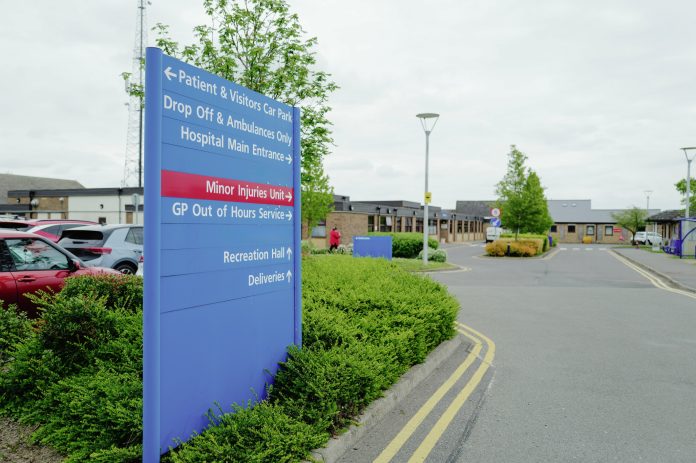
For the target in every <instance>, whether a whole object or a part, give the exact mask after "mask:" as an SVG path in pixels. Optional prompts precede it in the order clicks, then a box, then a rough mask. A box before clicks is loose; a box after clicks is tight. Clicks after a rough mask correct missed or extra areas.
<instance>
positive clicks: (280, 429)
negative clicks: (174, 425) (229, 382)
mask: <svg viewBox="0 0 696 463" xmlns="http://www.w3.org/2000/svg"><path fill="white" fill-rule="evenodd" d="M233 408H234V411H233V413H225V414H224V415H222V416H214V415H212V414H209V417H210V420H211V426H210V427H209V428H208V429H206V430H205V431H204V432H203V433H202V434H200V435H197V436H195V437H194V438H193V439H191V440H190V441H188V442H187V443H186V444H183V445H182V446H181V447H179V448H178V449H177V450H176V451H174V452H170V453H169V455H168V456H166V457H165V459H164V461H170V462H172V463H193V462H195V463H199V462H206V461H210V462H223V461H229V462H237V461H238V462H280V463H284V462H295V461H301V460H302V459H304V457H305V456H306V455H307V454H308V453H309V452H310V450H312V449H315V448H317V447H320V446H322V445H324V444H325V443H326V440H327V439H328V435H327V434H325V433H317V432H316V431H315V430H314V429H313V428H312V426H310V425H308V424H306V423H304V422H302V421H300V420H297V419H295V418H293V417H292V416H290V414H288V413H287V412H286V411H285V409H284V407H283V406H282V405H280V404H277V403H269V402H261V403H258V404H256V405H254V406H253V407H252V406H251V404H249V406H248V407H247V408H243V407H241V406H234V407H233Z"/></svg>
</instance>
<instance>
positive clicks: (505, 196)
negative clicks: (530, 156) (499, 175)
mask: <svg viewBox="0 0 696 463" xmlns="http://www.w3.org/2000/svg"><path fill="white" fill-rule="evenodd" d="M526 160H527V156H526V155H525V154H524V153H523V152H522V151H520V150H518V149H517V147H516V146H515V145H510V153H508V164H507V172H506V173H505V177H503V179H502V180H501V181H500V182H498V185H497V186H496V194H497V195H498V200H497V206H498V207H499V208H500V210H501V211H502V213H501V217H500V218H501V221H502V225H503V228H507V229H508V230H511V231H514V232H515V239H517V235H518V234H519V233H520V231H521V230H522V228H523V227H524V224H525V198H524V190H525V185H526V183H527V172H526V167H525V165H524V163H525V161H526Z"/></svg>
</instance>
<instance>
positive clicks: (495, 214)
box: [491, 207, 500, 217]
mask: <svg viewBox="0 0 696 463" xmlns="http://www.w3.org/2000/svg"><path fill="white" fill-rule="evenodd" d="M491 215H492V216H493V217H500V209H498V208H497V207H494V208H492V209H491Z"/></svg>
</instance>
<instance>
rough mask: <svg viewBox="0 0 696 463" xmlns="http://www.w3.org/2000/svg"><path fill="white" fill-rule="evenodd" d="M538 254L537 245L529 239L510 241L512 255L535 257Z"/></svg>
mask: <svg viewBox="0 0 696 463" xmlns="http://www.w3.org/2000/svg"><path fill="white" fill-rule="evenodd" d="M536 255H537V246H536V245H535V244H534V243H530V242H529V241H512V242H510V256H512V257H533V256H536Z"/></svg>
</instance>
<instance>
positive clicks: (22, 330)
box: [0, 301, 32, 370]
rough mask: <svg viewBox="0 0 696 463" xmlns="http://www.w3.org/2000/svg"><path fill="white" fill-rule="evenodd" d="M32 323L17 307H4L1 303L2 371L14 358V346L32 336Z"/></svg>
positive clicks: (0, 359)
mask: <svg viewBox="0 0 696 463" xmlns="http://www.w3.org/2000/svg"><path fill="white" fill-rule="evenodd" d="M31 333H32V331H31V321H30V320H29V319H28V318H27V314H26V313H24V312H23V311H20V310H18V309H17V306H16V305H14V304H13V305H10V306H8V307H6V308H5V307H3V306H2V301H0V370H1V369H2V364H3V363H5V362H6V361H8V360H9V359H10V358H11V357H12V351H13V350H14V346H15V345H16V344H18V343H20V342H21V341H23V340H24V339H26V338H28V337H29V336H30V335H31Z"/></svg>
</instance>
